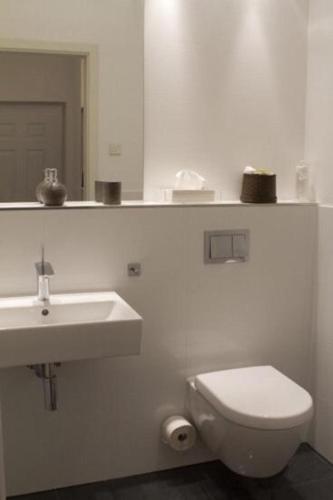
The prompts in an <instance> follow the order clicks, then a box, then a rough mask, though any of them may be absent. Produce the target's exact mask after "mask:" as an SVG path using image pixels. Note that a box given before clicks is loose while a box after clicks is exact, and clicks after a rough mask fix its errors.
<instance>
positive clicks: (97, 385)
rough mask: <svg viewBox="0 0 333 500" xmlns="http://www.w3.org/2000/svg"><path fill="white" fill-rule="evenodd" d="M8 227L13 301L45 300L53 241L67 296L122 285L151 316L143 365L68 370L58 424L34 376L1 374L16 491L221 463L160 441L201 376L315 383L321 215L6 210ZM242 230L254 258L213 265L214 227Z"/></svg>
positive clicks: (2, 263)
mask: <svg viewBox="0 0 333 500" xmlns="http://www.w3.org/2000/svg"><path fill="white" fill-rule="evenodd" d="M0 227H2V228H3V229H4V231H2V235H3V236H2V239H1V240H0V255H1V259H0V270H1V277H2V279H1V284H0V289H1V293H2V294H3V295H6V294H11V295H13V294H17V293H22V292H23V291H24V293H32V292H33V293H35V290H36V284H35V276H34V271H33V263H34V261H35V260H36V258H37V257H38V256H39V245H40V243H41V241H43V242H44V243H45V245H46V252H47V253H46V256H47V258H48V259H49V260H50V261H51V263H52V264H53V266H54V268H55V270H56V276H55V278H54V281H53V282H52V283H51V289H52V291H53V292H54V291H66V290H74V291H79V290H81V289H85V290H96V289H99V288H102V289H108V288H115V289H116V290H117V291H118V292H119V293H120V294H121V295H123V296H124V298H125V299H127V300H128V301H129V302H130V303H131V305H132V306H133V307H135V308H136V309H137V311H138V312H139V313H140V314H142V316H143V318H144V333H143V352H142V354H141V355H140V356H137V357H129V358H115V359H109V360H101V361H83V362H74V363H66V364H64V365H63V366H62V367H61V368H59V370H58V373H59V405H60V408H59V411H58V412H56V413H55V414H50V413H47V412H45V411H44V407H43V397H42V387H41V383H40V381H39V380H37V379H36V378H35V377H34V376H33V374H32V373H31V372H30V371H29V370H28V369H26V368H24V367H23V368H19V369H9V370H4V371H3V372H2V373H1V374H0V389H1V397H2V406H3V420H4V429H5V454H6V464H7V478H8V486H9V493H10V494H19V493H25V492H31V491H36V490H42V489H49V488H54V487H59V486H67V485H70V484H74V483H86V482H91V481H97V480H103V479H108V478H112V477H118V476H126V475H130V474H135V473H141V472H148V471H152V470H156V469H158V468H168V467H174V466H177V465H183V464H188V463H192V462H196V461H200V460H208V459H210V458H212V457H211V455H210V454H209V453H208V451H207V450H204V449H203V448H202V446H201V447H198V448H197V449H195V450H193V451H191V452H190V453H188V454H184V455H177V454H175V453H174V452H172V451H171V450H169V449H168V448H167V447H165V446H164V445H162V444H161V443H160V442H159V433H160V425H161V423H162V421H163V419H164V418H165V417H167V416H169V415H170V414H172V413H179V412H182V411H183V410H184V394H185V386H186V384H185V381H186V377H187V376H189V375H193V374H196V373H199V372H202V371H210V370H215V369H223V368H231V367H238V366H245V365H252V364H267V363H271V364H274V365H275V366H277V368H280V369H281V370H282V371H284V372H285V373H286V374H287V375H289V376H291V377H292V378H294V379H295V380H297V381H298V382H300V383H302V384H304V385H306V381H307V374H308V366H309V362H308V361H309V359H308V357H309V356H308V354H309V343H310V333H311V322H310V320H311V318H310V313H311V299H312V296H311V293H312V292H311V285H312V273H313V247H314V239H315V227H316V207H314V206H312V207H311V206H308V207H306V206H289V207H282V206H276V207H244V206H240V207H231V208H230V207H229V208H228V207H197V208H191V207H169V208H155V209H152V208H137V209H135V208H133V209H112V210H81V211H80V210H71V211H69V210H68V211H65V210H57V211H43V212H37V213H35V212H29V213H23V212H15V213H11V212H2V213H1V215H0ZM233 228H244V229H246V228H248V229H250V232H251V233H250V236H251V248H250V260H249V262H248V263H246V264H235V265H227V264H224V265H204V263H203V232H204V230H206V229H233ZM4 235H6V237H4ZM130 261H138V262H141V263H142V264H143V274H142V276H141V277H140V278H129V277H128V276H127V264H128V262H130ZM31 450H33V453H32V451H31Z"/></svg>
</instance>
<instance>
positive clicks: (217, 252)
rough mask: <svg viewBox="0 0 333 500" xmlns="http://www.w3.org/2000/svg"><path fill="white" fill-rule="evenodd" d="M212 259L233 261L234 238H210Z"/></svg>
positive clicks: (225, 236) (227, 236) (222, 236)
mask: <svg viewBox="0 0 333 500" xmlns="http://www.w3.org/2000/svg"><path fill="white" fill-rule="evenodd" d="M210 257H211V259H231V258H232V236H231V235H221V236H211V238H210Z"/></svg>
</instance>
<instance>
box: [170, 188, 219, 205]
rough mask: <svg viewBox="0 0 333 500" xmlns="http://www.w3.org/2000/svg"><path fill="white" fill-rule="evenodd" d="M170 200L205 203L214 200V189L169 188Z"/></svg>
mask: <svg viewBox="0 0 333 500" xmlns="http://www.w3.org/2000/svg"><path fill="white" fill-rule="evenodd" d="M168 191H170V201H173V202H175V203H177V202H178V203H191V202H192V203H195V202H199V203H205V202H209V201H215V191H213V190H209V189H170V190H168Z"/></svg>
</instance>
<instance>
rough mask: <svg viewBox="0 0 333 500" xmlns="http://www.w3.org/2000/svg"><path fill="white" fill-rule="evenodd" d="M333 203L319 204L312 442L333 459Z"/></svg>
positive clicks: (327, 456)
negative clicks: (327, 204)
mask: <svg viewBox="0 0 333 500" xmlns="http://www.w3.org/2000/svg"><path fill="white" fill-rule="evenodd" d="M332 255H333V207H332V206H323V207H320V208H319V243H318V282H317V292H318V299H317V322H316V323H317V324H316V337H315V343H314V370H313V372H314V392H315V396H316V418H315V426H314V434H313V444H314V446H315V447H316V449H317V450H318V451H319V452H320V453H322V454H323V455H324V456H325V457H326V458H328V459H329V460H330V461H331V462H333V389H332V380H333V362H332V360H333V307H332V297H333V259H332Z"/></svg>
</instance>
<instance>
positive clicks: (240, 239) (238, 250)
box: [232, 234, 247, 259]
mask: <svg viewBox="0 0 333 500" xmlns="http://www.w3.org/2000/svg"><path fill="white" fill-rule="evenodd" d="M232 246H233V252H232V254H233V257H234V258H235V259H245V258H246V257H247V240H246V236H245V235H244V234H235V235H234V236H233V237H232Z"/></svg>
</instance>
